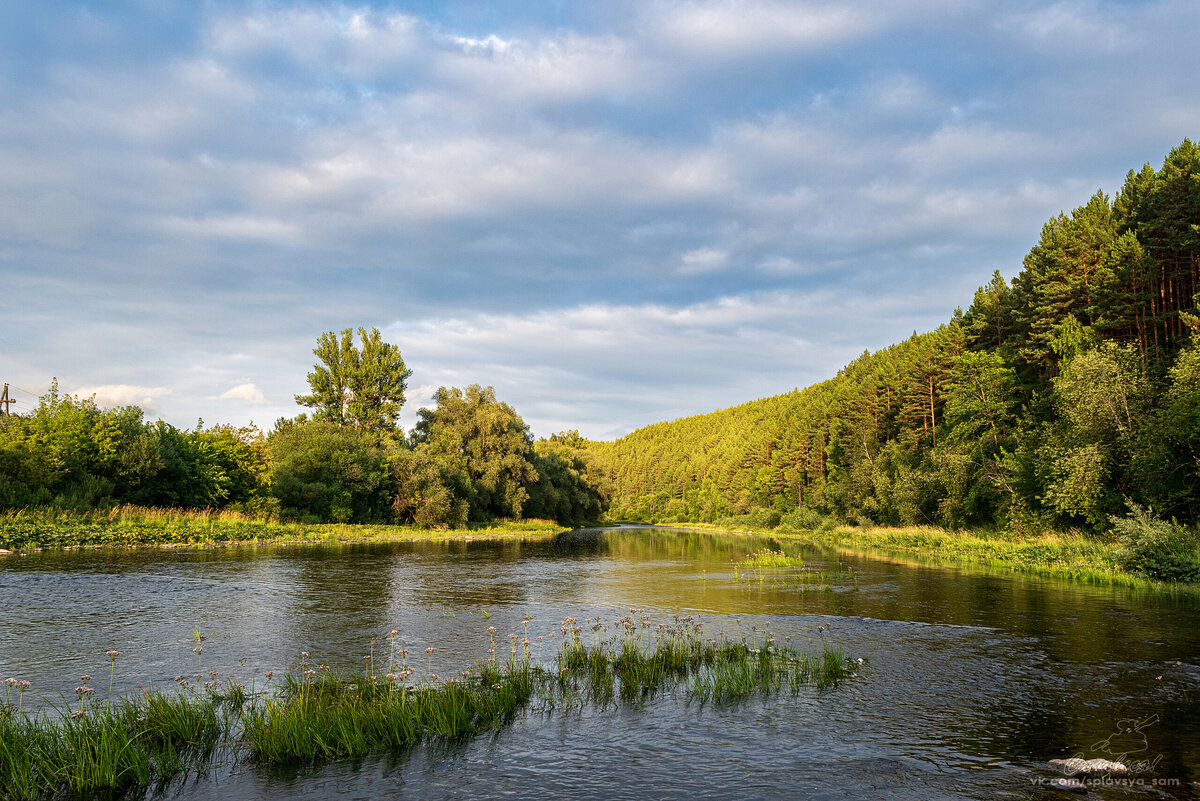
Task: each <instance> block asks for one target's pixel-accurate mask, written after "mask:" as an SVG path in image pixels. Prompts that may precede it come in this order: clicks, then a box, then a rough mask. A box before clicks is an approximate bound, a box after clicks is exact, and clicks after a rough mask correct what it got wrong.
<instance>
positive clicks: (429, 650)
mask: <svg viewBox="0 0 1200 801" xmlns="http://www.w3.org/2000/svg"><path fill="white" fill-rule="evenodd" d="M425 653H427V654H432V653H433V648H432V647H429V648H426V649H425Z"/></svg>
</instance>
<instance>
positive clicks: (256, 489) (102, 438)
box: [0, 382, 268, 509]
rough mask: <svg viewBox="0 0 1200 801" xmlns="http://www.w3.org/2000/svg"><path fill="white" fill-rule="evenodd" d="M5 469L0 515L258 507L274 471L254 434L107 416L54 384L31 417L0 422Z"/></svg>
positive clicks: (137, 415) (127, 411)
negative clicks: (115, 507) (31, 509)
mask: <svg viewBox="0 0 1200 801" xmlns="http://www.w3.org/2000/svg"><path fill="white" fill-rule="evenodd" d="M0 468H2V469H0V508H10V509H11V508H20V507H24V506H36V505H52V506H54V507H56V508H60V509H90V508H95V507H98V506H106V505H112V504H119V503H135V504H143V505H159V506H172V507H189V508H206V507H214V508H215V507H226V506H230V505H233V504H241V505H244V506H254V505H256V504H259V503H260V502H261V500H262V499H263V497H264V495H265V493H264V491H263V490H264V483H265V480H266V474H267V469H268V467H267V456H266V451H265V448H264V445H263V441H262V436H261V434H260V433H259V432H258V431H257V429H253V428H243V429H234V428H232V427H229V426H218V427H215V428H211V429H205V428H204V426H203V424H200V425H198V426H197V428H196V429H195V430H194V431H181V430H179V429H177V428H175V427H173V426H170V425H167V424H166V423H163V422H158V423H146V422H144V421H143V419H142V410H141V409H139V408H137V407H136V406H123V407H118V408H115V409H101V408H100V407H99V406H97V405H96V402H95V400H94V399H93V398H78V397H75V396H72V395H64V394H60V393H59V391H58V384H57V382H55V383H54V384H53V385H52V386H51V388H50V391H49V392H48V393H47V394H46V395H45V396H43V397H42V399H41V402H40V403H39V404H38V407H37V408H36V409H35V410H34V411H33V412H32V413H31V414H30V415H28V416H19V415H12V416H4V417H0Z"/></svg>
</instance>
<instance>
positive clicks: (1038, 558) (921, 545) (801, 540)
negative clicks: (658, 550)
mask: <svg viewBox="0 0 1200 801" xmlns="http://www.w3.org/2000/svg"><path fill="white" fill-rule="evenodd" d="M676 525H677V526H679V527H684V528H688V529H693V530H698V531H704V532H711V533H724V534H743V535H753V536H758V537H764V538H769V539H773V540H776V541H778V542H780V543H790V544H796V545H810V546H816V547H821V548H829V549H833V550H834V551H836V552H837V553H840V554H844V555H848V556H862V557H866V558H869V559H878V560H883V561H889V562H900V563H903V564H908V565H937V566H956V565H959V566H965V565H971V566H975V567H978V566H981V565H982V566H986V567H989V568H996V569H1000V570H1003V571H1005V572H1009V573H1018V574H1026V575H1033V576H1039V577H1043V578H1058V579H1065V580H1069V581H1076V582H1080V583H1083V584H1097V585H1103V584H1109V585H1117V586H1123V587H1129V588H1133V589H1141V590H1155V591H1166V592H1173V591H1185V592H1189V593H1197V594H1200V582H1196V581H1191V582H1187V581H1163V580H1158V579H1155V578H1151V577H1148V576H1146V575H1143V574H1140V573H1137V572H1132V571H1130V570H1128V569H1127V568H1126V567H1124V566H1123V565H1124V564H1126V563H1127V560H1128V559H1129V553H1128V552H1129V548H1128V546H1127V545H1126V544H1123V543H1122V542H1120V541H1119V540H1117V539H1116V538H1107V539H1101V538H1098V537H1094V536H1089V535H1086V534H1083V533H1081V532H1078V531H1074V532H1052V531H1047V532H1043V533H1040V534H1013V533H1010V532H1004V531H975V532H970V531H947V530H945V529H941V528H937V527H935V526H909V527H905V528H889V527H883V526H859V527H852V526H842V525H836V524H833V523H832V522H829V523H827V524H826V525H824V526H822V527H819V528H813V529H807V530H805V529H791V528H782V527H780V528H769V527H765V526H761V525H759V526H755V525H746V524H741V525H739V524H729V523H724V524H722V523H679V524H676ZM914 557H915V558H914Z"/></svg>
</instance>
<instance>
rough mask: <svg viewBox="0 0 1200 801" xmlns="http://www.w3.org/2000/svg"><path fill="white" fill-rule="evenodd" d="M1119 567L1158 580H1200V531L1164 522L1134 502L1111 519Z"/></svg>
mask: <svg viewBox="0 0 1200 801" xmlns="http://www.w3.org/2000/svg"><path fill="white" fill-rule="evenodd" d="M1113 531H1114V532H1115V533H1116V535H1117V536H1118V537H1120V539H1121V550H1120V551H1119V553H1118V555H1117V558H1118V561H1119V562H1120V564H1121V566H1122V567H1124V568H1125V569H1126V570H1129V571H1131V572H1134V573H1140V574H1142V575H1144V576H1146V577H1147V578H1152V579H1157V580H1159V581H1200V531H1197V530H1196V529H1194V528H1188V527H1187V526H1181V525H1179V524H1178V523H1176V522H1175V521H1171V522H1170V523H1168V522H1167V521H1165V520H1162V519H1161V518H1158V517H1155V516H1154V514H1153V513H1152V512H1151V511H1150V510H1149V509H1146V508H1143V507H1141V506H1138V505H1137V504H1136V503H1130V504H1129V515H1128V516H1127V517H1124V518H1121V519H1118V520H1115V521H1113Z"/></svg>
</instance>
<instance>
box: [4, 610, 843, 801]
mask: <svg viewBox="0 0 1200 801" xmlns="http://www.w3.org/2000/svg"><path fill="white" fill-rule="evenodd" d="M610 627H611V634H610V633H609V629H610ZM489 635H491V637H492V643H493V645H492V648H491V650H490V651H489V654H488V658H487V660H486V661H485V662H483V663H481V664H479V665H476V666H475V668H473V669H469V670H466V671H463V672H461V673H459V674H457V675H455V676H453V677H449V678H445V679H439V678H438V677H437V676H436V675H434V674H432V673H431V674H430V675H429V676H428V677H427V678H425V679H422V680H419V681H416V682H412V681H411V680H412V678H413V676H414V669H413V668H410V667H408V662H407V651H406V650H403V649H400V650H396V648H395V646H396V642H395V635H394V634H393V635H392V636H391V637H390V638H389V648H390V650H391V653H390V654H389V658H388V663H387V664H388V670H389V672H388V673H387V674H385V675H383V676H377V675H373V669H374V660H373V659H371V660H370V661H369V662H368V663H367V666H366V670H365V671H364V673H362V674H357V675H345V674H338V673H336V672H334V671H330V670H328V669H327V668H324V667H321V668H314V667H312V666H311V664H310V663H309V662H308V654H307V653H305V654H302V658H301V661H300V663H299V666H298V668H296V669H293V670H292V671H289V672H288V673H286V674H284V675H283V676H281V677H278V679H276V677H275V676H274V674H273V673H268V674H266V676H267V685H266V687H265V688H264V689H262V690H261V691H258V692H256V691H254V690H253V689H252V690H250V691H247V690H246V688H245V686H243V685H242V684H240V683H239V682H238V681H237V680H236V679H229V680H228V681H227V684H226V685H225V686H223V687H222V686H219V685H217V684H216V682H215V681H214V682H208V683H206V684H205V685H197V684H193V683H192V682H190V681H188V680H187V679H184V678H183V677H180V678H179V679H177V682H178V685H179V688H178V690H176V691H172V692H157V691H148V690H144V691H143V692H141V693H140V694H138V695H136V696H134V697H131V698H127V699H120V700H112V699H110V700H108V701H102V700H100V699H96V698H95V697H94V693H92V691H91V690H90V688H88V687H87V683H86V681H85V683H84V685H83V686H81V687H80V688H78V690H77V694H78V700H77V701H76V702H75V703H74V708H72V707H71V706H69V705H68V706H66V707H63V708H53V707H51V708H42V709H39V710H38V711H35V712H33V713H26V712H24V711H22V710H21V709H20V705H19V703H18V704H13V703H11V701H10V702H7V703H6V704H5V705H4V706H3V707H2V708H0V798H5V799H37V798H40V797H53V796H61V795H74V796H88V795H95V794H99V793H103V792H120V791H123V790H126V789H128V788H131V787H139V786H147V785H152V784H158V785H162V784H165V783H166V782H169V781H170V780H171V779H172V778H174V777H177V776H179V775H181V774H187V773H190V772H193V771H201V770H205V769H206V768H207V767H208V766H210V765H211V764H212V761H213V759H214V758H215V756H216V755H218V754H228V755H233V756H237V758H245V759H247V760H248V761H250V762H252V763H256V764H269V765H289V764H306V763H312V762H319V761H324V760H332V759H341V758H348V757H359V756H362V755H364V754H367V753H370V752H374V751H383V750H393V749H399V748H404V747H407V746H411V745H413V744H416V743H419V742H421V741H423V740H428V739H459V738H462V737H469V736H471V735H474V734H477V733H480V732H485V731H497V730H500V729H502V728H504V727H505V726H506V725H508V724H509V723H511V722H512V721H513V720H514V719H515V718H516V717H517V716H518V715H519V714H521V713H522V712H524V711H526V710H528V709H530V708H531V707H532V706H533V705H534V704H536V703H541V704H542V705H543V709H545V710H547V711H548V710H551V709H554V708H556V707H558V706H571V705H574V704H578V703H583V702H585V701H586V702H591V703H596V704H599V705H601V706H606V705H608V704H610V703H614V702H617V703H632V704H641V703H643V702H645V701H646V700H647V699H649V698H652V697H655V696H660V695H666V694H674V695H677V696H679V697H681V698H683V699H686V700H696V701H699V702H701V703H707V702H724V701H731V700H736V699H741V698H745V697H747V696H750V695H754V694H769V693H778V692H790V693H798V692H800V690H801V688H803V687H806V686H813V687H816V688H827V687H831V686H834V685H836V684H838V683H839V682H841V681H843V680H844V679H845V678H846V677H847V676H848V675H852V674H853V671H854V670H855V669H856V668H857V666H858V665H861V664H862V662H861V660H858V661H857V662H853V663H852V662H849V661H847V660H846V658H845V656H844V655H843V653H842V651H841V649H840V648H837V647H832V646H830V647H825V648H824V649H823V650H822V651H821V652H819V653H816V654H804V653H800V652H797V651H795V650H793V649H792V648H791V647H790V646H789V645H783V646H779V645H777V644H776V642H775V638H774V637H770V636H767V635H764V640H763V642H761V643H759V642H758V633H757V631H756V632H755V634H754V637H753V639H752V640H747V639H746V638H741V639H737V638H729V637H726V636H720V637H711V638H710V637H706V636H704V633H703V627H702V626H701V625H700V624H699V623H698V622H696V621H694V620H692V619H691V618H690V617H683V618H678V617H677V618H675V619H674V620H673V622H670V623H665V624H656V623H655V622H654V621H652V620H651V619H650V618H649V617H648V616H646V615H644V614H642V612H641V610H637V609H632V610H630V614H629V615H628V616H625V617H622V618H621V619H619V620H617V621H615V622H613V623H612V624H610V625H609V624H601V623H600V619H599V618H595V619H593V620H589V621H586V622H585V623H583V624H581V623H580V622H579V621H577V620H575V619H574V618H567V619H566V620H564V621H563V623H562V625H561V626H560V628H559V632H557V633H555V634H554V636H553V637H552V639H553V640H554V641H555V642H556V644H557V649H556V652H555V653H554V654H553V655H552V657H551V658H550V660H549V661H547V662H542V661H540V660H539V659H537V658H535V657H534V655H533V653H532V651H531V645H532V644H531V642H530V640H529V639H528V628H527V626H524V627H523V628H522V631H521V633H520V634H512V635H509V641H510V649H509V653H508V654H507V656H506V657H504V658H502V657H501V656H500V655H498V654H497V653H496V647H495V629H494V628H489ZM197 638H198V641H199V636H198V635H197ZM537 639H538V642H539V645H540V642H541V640H542V639H543V638H541V637H539V638H537ZM112 653H114V654H115V653H116V652H112ZM397 657H398V658H397ZM109 658H110V660H114V659H115V656H110V657H109ZM8 687H9V691H10V693H9V694H10V696H11V692H12V690H13V689H14V687H15V688H16V689H17V691H18V696H17V699H16V700H17V701H18V702H19V701H20V699H21V695H22V694H23V692H24V689H25V687H26V685H25V684H24V682H20V681H17V680H15V679H14V680H13V681H10V682H8Z"/></svg>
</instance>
